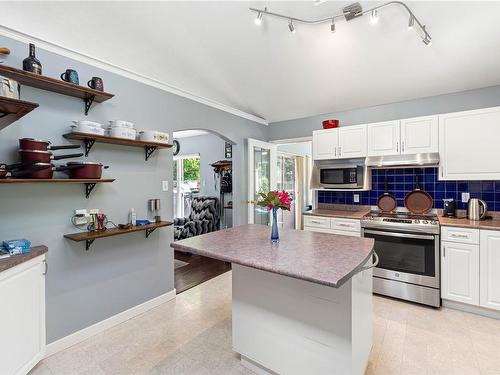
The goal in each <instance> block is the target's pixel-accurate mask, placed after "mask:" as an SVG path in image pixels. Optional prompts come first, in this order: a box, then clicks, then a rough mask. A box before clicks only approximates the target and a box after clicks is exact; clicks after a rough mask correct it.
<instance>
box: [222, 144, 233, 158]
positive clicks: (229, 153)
mask: <svg viewBox="0 0 500 375" xmlns="http://www.w3.org/2000/svg"><path fill="white" fill-rule="evenodd" d="M224 157H225V158H226V159H232V157H233V145H232V144H231V143H229V142H226V145H225V146H224Z"/></svg>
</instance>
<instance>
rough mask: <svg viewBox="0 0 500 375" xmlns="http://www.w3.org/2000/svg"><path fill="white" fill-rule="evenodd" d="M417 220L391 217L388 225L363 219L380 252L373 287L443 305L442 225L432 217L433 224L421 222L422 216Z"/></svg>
mask: <svg viewBox="0 0 500 375" xmlns="http://www.w3.org/2000/svg"><path fill="white" fill-rule="evenodd" d="M389 220H390V219H389ZM398 221H399V222H400V221H401V220H398ZM415 221H417V223H415V224H412V223H403V224H402V225H401V223H399V222H396V221H393V222H391V221H387V222H385V224H386V225H377V222H374V221H370V222H365V223H364V225H363V223H362V227H363V228H362V235H363V237H368V238H373V239H374V240H375V252H376V253H377V254H378V256H379V263H378V266H377V267H376V268H374V269H373V290H374V292H375V293H379V294H384V295H388V296H391V297H396V298H401V299H406V300H410V301H415V302H419V303H423V304H426V305H431V306H440V305H441V296H440V274H439V270H440V264H439V261H440V253H439V252H440V245H439V226H438V225H437V224H432V225H431V224H430V220H429V221H428V222H429V225H419V222H420V221H422V220H418V219H417V220H415ZM424 221H426V220H424Z"/></svg>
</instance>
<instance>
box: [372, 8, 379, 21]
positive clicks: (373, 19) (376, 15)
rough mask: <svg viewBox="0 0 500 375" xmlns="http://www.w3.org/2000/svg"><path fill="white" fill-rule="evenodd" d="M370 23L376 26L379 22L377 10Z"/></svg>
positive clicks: (373, 12) (373, 11)
mask: <svg viewBox="0 0 500 375" xmlns="http://www.w3.org/2000/svg"><path fill="white" fill-rule="evenodd" d="M370 22H371V23H372V24H375V23H377V22H378V11H377V9H373V10H372V13H371V17H370Z"/></svg>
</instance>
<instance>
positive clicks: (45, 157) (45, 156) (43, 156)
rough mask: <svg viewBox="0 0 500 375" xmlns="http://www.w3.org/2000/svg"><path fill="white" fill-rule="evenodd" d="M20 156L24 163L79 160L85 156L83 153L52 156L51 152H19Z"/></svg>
mask: <svg viewBox="0 0 500 375" xmlns="http://www.w3.org/2000/svg"><path fill="white" fill-rule="evenodd" d="M19 154H20V155H21V160H22V161H33V160H36V161H37V162H40V163H50V161H51V160H60V159H70V158H79V157H80V156H83V154H82V153H79V154H69V155H57V156H54V154H52V152H50V151H41V150H19Z"/></svg>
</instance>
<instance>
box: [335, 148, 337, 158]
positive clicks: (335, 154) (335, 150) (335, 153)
mask: <svg viewBox="0 0 500 375" xmlns="http://www.w3.org/2000/svg"><path fill="white" fill-rule="evenodd" d="M335 156H337V147H335Z"/></svg>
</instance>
